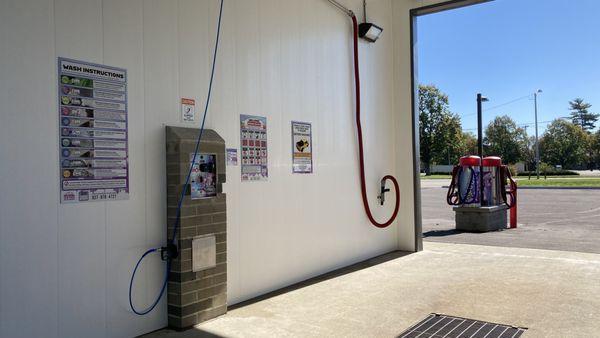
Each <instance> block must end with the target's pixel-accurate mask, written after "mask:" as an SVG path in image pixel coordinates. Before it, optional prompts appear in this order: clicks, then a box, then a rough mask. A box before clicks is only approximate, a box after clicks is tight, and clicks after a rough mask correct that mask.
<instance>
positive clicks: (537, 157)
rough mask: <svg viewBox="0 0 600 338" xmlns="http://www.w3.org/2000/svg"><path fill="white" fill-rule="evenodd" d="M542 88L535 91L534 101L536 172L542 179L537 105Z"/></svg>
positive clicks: (538, 177)
mask: <svg viewBox="0 0 600 338" xmlns="http://www.w3.org/2000/svg"><path fill="white" fill-rule="evenodd" d="M541 93H542V90H541V89H538V90H537V91H536V92H535V93H533V102H534V106H535V173H536V176H537V179H538V180H539V179H540V141H539V138H538V106H537V96H538V94H541Z"/></svg>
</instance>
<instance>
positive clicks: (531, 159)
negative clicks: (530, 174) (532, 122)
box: [523, 136, 536, 170]
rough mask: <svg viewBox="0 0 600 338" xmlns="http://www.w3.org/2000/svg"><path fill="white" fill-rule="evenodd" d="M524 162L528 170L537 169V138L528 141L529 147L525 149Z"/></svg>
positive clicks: (533, 137)
mask: <svg viewBox="0 0 600 338" xmlns="http://www.w3.org/2000/svg"><path fill="white" fill-rule="evenodd" d="M523 160H524V161H525V164H526V168H527V170H532V169H535V166H536V159H535V136H531V137H529V138H528V139H527V146H526V147H525V153H524V154H523Z"/></svg>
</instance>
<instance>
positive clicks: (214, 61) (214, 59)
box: [129, 0, 224, 316]
mask: <svg viewBox="0 0 600 338" xmlns="http://www.w3.org/2000/svg"><path fill="white" fill-rule="evenodd" d="M223 2H224V0H221V5H220V8H219V21H218V23H217V37H216V39H215V49H214V54H213V60H212V70H211V73H210V82H209V85H208V95H207V96H206V105H205V106H204V115H203V116H202V124H201V125H200V132H199V133H198V139H197V140H196V148H195V150H194V156H193V158H192V163H191V164H190V169H189V170H188V174H187V177H186V179H185V184H184V185H183V189H182V190H181V195H180V196H179V202H178V203H177V212H176V216H175V224H174V226H173V236H172V237H171V240H170V242H169V246H167V247H162V248H153V249H149V250H148V251H146V252H144V254H143V255H142V256H141V257H140V259H139V260H138V262H137V264H136V265H135V268H134V269H133V273H132V274H131V280H130V281H129V306H130V307H131V310H132V311H133V313H135V314H136V315H140V316H143V315H146V314H148V313H150V311H152V310H154V308H155V307H156V305H157V304H158V302H159V301H160V299H161V298H162V296H163V295H164V293H165V290H166V288H167V283H168V282H169V273H170V272H171V260H172V257H171V252H169V251H167V248H169V247H176V244H175V243H176V242H177V241H176V238H177V230H178V228H179V223H180V216H181V205H182V204H183V198H184V197H185V192H186V190H187V189H186V187H187V185H188V184H189V183H190V177H191V176H192V168H193V164H194V163H196V154H197V153H198V149H200V141H201V140H202V133H203V132H204V124H205V122H206V114H207V112H208V107H209V104H210V97H211V94H212V87H213V79H214V77H215V65H216V63H217V51H218V50H219V39H220V36H221V18H222V17H223ZM164 251H167V256H166V261H167V266H166V271H165V278H164V281H163V284H162V287H161V289H160V293H159V294H158V296H157V297H156V299H155V300H154V302H153V303H152V305H150V307H149V308H147V309H146V310H143V311H138V310H137V309H136V308H135V306H134V305H133V300H132V299H131V294H132V290H133V280H134V279H135V274H136V272H137V269H138V267H139V266H140V263H142V261H143V260H144V258H146V256H148V255H149V254H151V253H154V252H160V253H161V255H162V254H163V252H164Z"/></svg>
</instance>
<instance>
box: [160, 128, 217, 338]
mask: <svg viewBox="0 0 600 338" xmlns="http://www.w3.org/2000/svg"><path fill="white" fill-rule="evenodd" d="M198 132H199V130H198V129H194V128H180V127H167V130H166V133H167V138H166V140H167V218H168V219H167V224H168V226H167V231H168V232H167V236H168V238H169V241H170V240H171V237H172V236H173V225H174V223H175V215H176V211H177V203H178V201H179V197H180V194H181V190H182V189H183V185H184V183H185V179H186V176H187V173H188V170H189V166H190V154H193V152H194V149H195V145H196V138H197V137H198ZM198 153H208V154H216V158H217V169H216V170H217V196H216V197H212V198H206V199H195V200H192V199H191V196H190V187H189V185H188V186H187V189H186V194H185V198H184V200H183V204H182V209H181V223H180V228H179V231H178V234H177V236H176V237H177V244H178V247H179V250H180V251H179V257H178V258H177V259H175V260H173V262H172V265H171V273H170V275H169V284H168V289H167V292H168V304H169V305H168V306H169V309H168V313H169V326H170V327H172V328H174V329H178V330H182V329H186V328H190V327H192V326H194V325H196V324H198V323H201V322H203V321H205V320H208V319H211V318H214V317H217V316H219V315H222V314H224V313H226V312H227V216H226V215H227V214H226V202H225V194H223V193H222V192H223V187H222V184H223V183H224V182H225V141H224V140H223V139H222V138H221V137H220V136H219V135H218V134H217V133H216V132H215V131H213V130H209V129H205V130H204V132H203V134H202V143H201V144H200V150H199V151H198ZM192 243H195V245H194V249H192ZM193 250H196V252H193ZM206 262H208V263H206ZM199 263H201V264H202V265H203V267H200V268H198V265H199ZM207 264H208V266H209V267H206V266H207ZM194 267H196V271H194Z"/></svg>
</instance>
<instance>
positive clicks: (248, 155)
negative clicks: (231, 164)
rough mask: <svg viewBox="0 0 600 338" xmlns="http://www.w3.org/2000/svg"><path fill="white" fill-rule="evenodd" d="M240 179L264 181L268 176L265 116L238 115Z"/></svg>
mask: <svg viewBox="0 0 600 338" xmlns="http://www.w3.org/2000/svg"><path fill="white" fill-rule="evenodd" d="M240 140H241V148H242V149H241V155H242V156H241V159H242V168H241V169H242V181H266V180H267V179H268V177H269V171H268V163H269V160H268V152H267V118H266V117H262V116H251V115H240Z"/></svg>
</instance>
